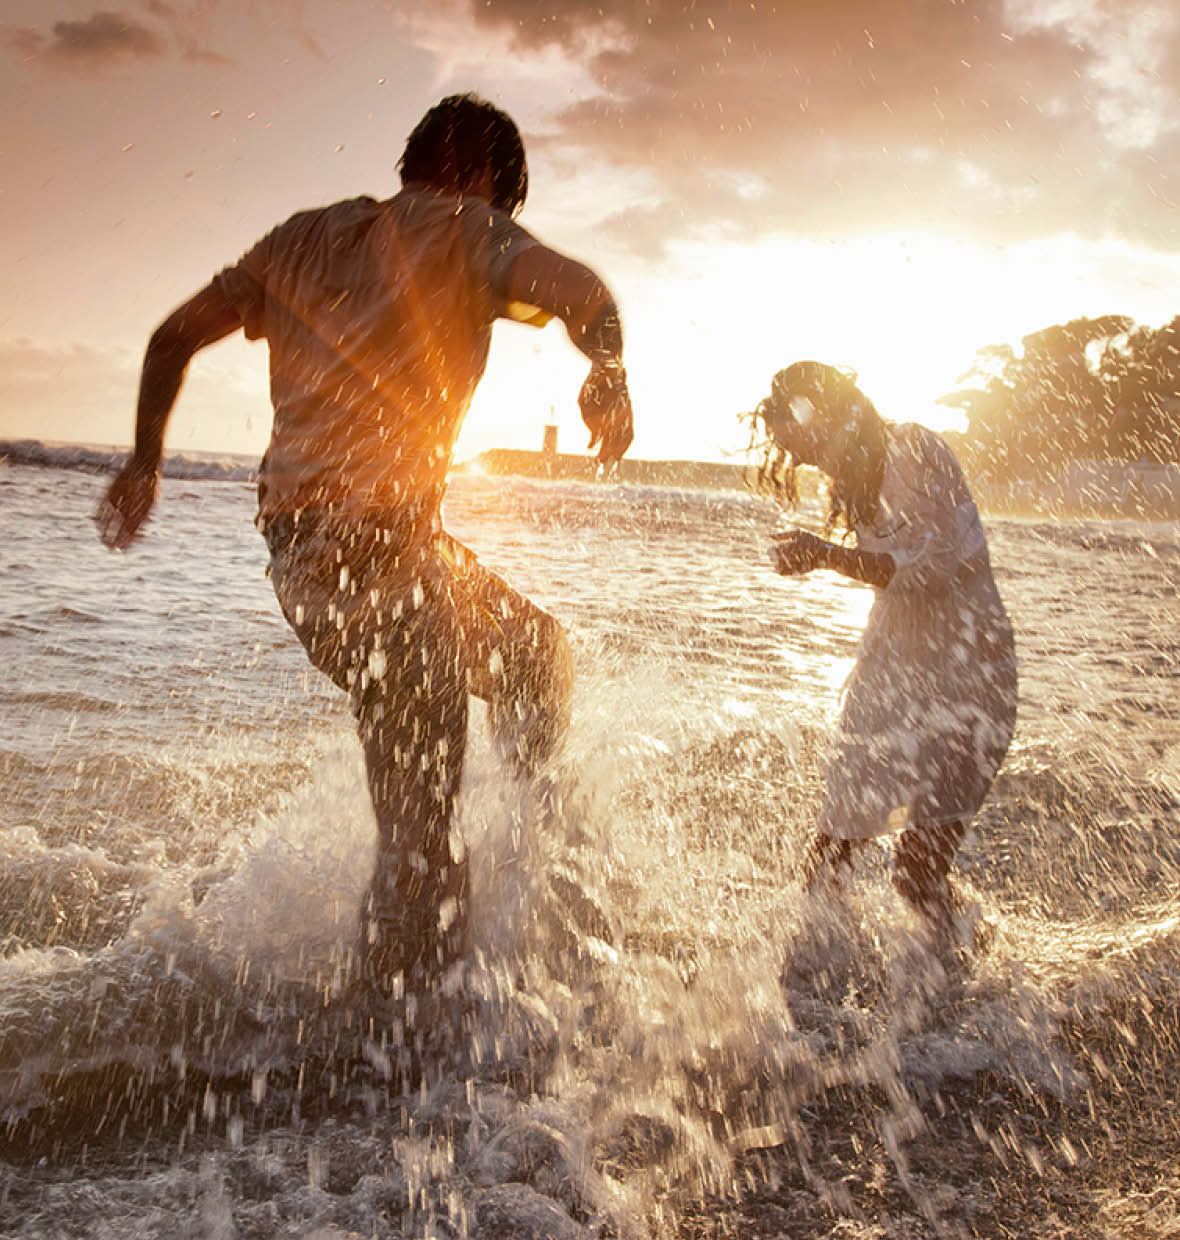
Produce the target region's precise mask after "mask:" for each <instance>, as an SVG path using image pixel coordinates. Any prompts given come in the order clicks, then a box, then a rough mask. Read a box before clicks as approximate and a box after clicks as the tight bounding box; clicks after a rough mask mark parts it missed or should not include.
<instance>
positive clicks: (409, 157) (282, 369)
mask: <svg viewBox="0 0 1180 1240" xmlns="http://www.w3.org/2000/svg"><path fill="white" fill-rule="evenodd" d="M398 167H399V171H400V174H401V180H402V188H401V191H400V192H399V193H397V194H395V195H394V196H393V197H392V198H389V199H386V200H385V201H381V202H378V201H376V200H375V199H372V198H367V197H366V198H355V199H351V200H349V201H345V202H338V203H335V204H333V205H332V206H328V207H322V208H316V209H313V210H310V211H303V212H300V213H299V214H297V215H294V216H292V217H291V218H290V219H289V220H287V221H286V222H285V223H283V224H280V225H279V226H278V227H277V228H275V229H274V230H273V231H271V232H269V233H268V234H267V235H266V236H265V237H263V238H262V240H261V241H259V242H258V243H257V245H255V246H254V247H253V249H251V250H250V251H248V253H246V254H245V256H244V257H243V258H242V259H241V260H240V261H239V262H238V263H236V264H235V265H234V266H232V267H228V268H226V269H225V270H223V271H222V272H220V273H219V274H218V275H217V276H215V277H214V279H213V280H212V282H211V283H210V284H209V285H208V286H207V287H206V288H204V289H202V290H201V291H200V292H198V293H197V294H196V295H195V296H194V297H192V298H191V299H190V300H189V301H187V302H185V304H184V305H182V306H181V307H180V308H179V309H177V310H175V311H174V312H173V313H172V314H171V315H169V316H168V318H167V319H165V321H164V322H163V323H162V324H161V325H160V326H159V327H158V328H157V329H156V331H155V332H154V334H153V335H152V337H151V341H150V343H149V345H148V349H147V354H146V356H145V358H144V363H143V373H142V377H141V383H140V391H139V403H138V412H137V420H136V432H135V449H134V453H133V455H132V456H131V458H130V459H129V460H128V462H127V464H126V466H125V467H124V468H123V470H122V472H121V473H120V474H119V476H118V477H117V478H116V479H115V481H114V482H113V483H112V484H111V487H110V489H109V491H108V492H107V496H106V499H105V500H104V502H103V504H102V506H101V508H100V510H99V512H98V514H97V515H96V518H95V519H96V522H97V523H98V525H99V529H100V533H101V535H102V538H103V540H104V542H106V544H107V545H108V546H110V547H112V548H125V547H127V546H128V545H129V544H130V543H131V542H132V540H133V539H134V538H135V536H136V535H137V533H138V532H139V529H140V527H141V526H142V524H143V522H144V521H145V519H146V518H147V516H148V514H149V512H150V511H151V508H152V505H153V503H154V501H155V498H156V489H157V472H158V468H159V465H160V459H161V454H162V450H163V441H164V430H165V426H166V424H167V421H168V417H169V414H170V412H171V410H172V407H173V404H174V402H175V400H176V397H177V394H178V392H179V389H180V385H181V380H182V378H183V376H184V371H185V368H186V366H187V365H188V362H189V360H190V359H191V358H192V357H193V355H194V354H195V353H196V352H197V351H198V350H200V349H202V348H204V347H205V346H207V345H210V344H212V343H214V341H217V340H220V339H221V338H222V337H224V336H227V335H228V334H229V333H231V332H233V331H236V330H237V329H238V328H242V329H244V331H245V334H246V336H247V338H249V339H251V340H253V339H258V338H260V337H265V338H266V340H267V343H268V346H269V352H270V386H271V399H272V403H273V406H274V424H273V430H272V434H271V440H270V445H269V447H268V449H267V452H266V455H265V456H264V458H263V461H262V465H261V470H260V476H259V484H258V521H257V523H258V527H259V529H260V530H261V532H262V534H263V535H264V537H265V538H266V542H267V545H268V547H269V550H270V557H271V560H270V564H271V575H272V580H273V582H274V588H275V593H276V594H277V596H278V599H279V603H280V605H281V606H282V610H283V614H284V615H285V616H286V618H287V620H288V621H289V623H290V624H291V627H292V628H293V629H294V630H295V632H296V633H297V634H298V636H299V639H300V640H301V641H302V642H303V645H304V647H305V648H306V650H307V653H308V656H309V658H310V659H311V661H312V662H313V663H314V664H315V666H316V667H318V668H319V669H320V670H321V671H323V672H325V673H326V674H327V675H328V676H330V677H331V678H332V680H333V681H335V683H336V684H337V685H339V686H340V688H341V689H343V690H344V691H345V692H346V693H348V694H349V696H350V699H351V703H352V709H353V712H354V714H355V716H356V719H357V724H358V730H359V734H360V738H361V742H362V744H363V747H364V754H365V763H366V767H367V772H368V784H369V792H370V795H371V797H372V801H373V808H374V810H375V811H376V817H377V832H378V840H377V864H376V869H375V872H374V875H373V879H372V882H371V884H370V888H369V892H368V896H367V898H366V901H365V906H364V909H363V910H362V913H363V915H362V919H361V921H362V924H361V933H360V935H359V951H358V962H359V964H360V965H361V969H362V975H363V976H364V978H365V979H367V981H368V982H370V983H371V984H373V985H375V986H377V987H378V988H379V989H380V990H382V991H384V992H389V991H392V990H395V989H398V988H400V986H402V985H405V986H406V987H408V988H410V989H411V990H422V989H427V988H429V987H430V986H432V985H433V983H434V982H435V981H436V980H437V979H438V977H439V975H440V974H441V972H442V971H443V970H445V969H446V968H447V967H448V966H449V965H450V964H451V963H452V962H453V961H455V960H456V959H457V958H458V957H459V956H461V954H462V953H463V952H464V950H465V948H466V936H467V925H468V917H467V899H468V870H467V860H466V858H465V857H463V856H461V855H459V854H460V852H461V849H460V848H458V847H457V846H456V845H454V844H452V841H451V838H450V835H451V831H450V824H451V815H452V808H453V806H454V803H455V798H456V796H457V794H458V791H459V783H460V779H461V776H462V772H463V759H464V752H465V749H466V741H467V714H468V694H475V695H477V696H479V697H481V698H484V699H485V700H486V701H487V702H488V703H489V706H490V710H489V718H490V720H491V724H492V728H493V731H494V733H495V735H496V737H497V739H498V741H499V743H500V744H501V746H502V748H503V751H504V753H505V755H506V758H507V760H508V762H509V764H510V765H511V766H512V767H513V768H515V769H516V770H518V771H522V772H529V771H532V770H534V769H535V768H536V767H537V766H538V764H540V763H542V762H544V761H545V760H546V759H547V758H548V757H550V756H551V755H552V754H553V753H554V751H555V750H556V749H557V747H558V746H559V744H560V742H561V740H562V738H563V736H564V733H565V731H566V728H567V727H568V722H569V714H570V697H571V692H572V680H573V673H572V662H571V659H570V654H569V648H568V644H567V642H566V638H565V635H564V633H563V632H562V629H561V626H560V625H559V624H558V622H557V621H556V620H555V619H554V618H553V617H552V616H550V615H548V614H547V613H545V612H544V611H542V610H541V609H540V608H538V607H536V606H535V605H534V604H532V603H531V602H529V601H528V600H527V599H525V598H523V597H522V596H521V595H519V594H517V593H516V592H515V591H514V590H512V589H511V588H510V587H509V586H508V585H507V584H506V583H505V582H504V581H502V580H500V578H498V577H497V576H495V575H494V574H493V573H490V572H488V571H487V570H486V569H484V568H482V567H481V566H480V565H479V563H478V562H477V560H476V558H475V556H474V555H473V554H472V553H471V552H470V551H468V550H467V549H466V548H465V547H463V546H461V545H460V544H459V543H457V542H456V541H455V540H454V539H453V538H451V537H450V536H449V535H448V534H447V533H446V532H445V531H444V530H443V528H442V524H441V519H440V505H441V503H442V498H443V493H444V491H445V489H446V479H447V470H448V468H449V465H450V462H451V454H452V451H453V448H454V444H455V439H456V437H457V436H458V433H459V429H460V426H461V425H462V422H463V418H464V415H465V414H466V412H467V409H468V406H469V405H470V403H471V399H472V396H473V394H474V392H475V388H476V385H477V384H478V382H479V379H480V377H481V376H482V374H483V371H484V367H485V365H486V362H487V355H488V347H489V343H490V339H491V330H492V324H493V322H494V321H495V319H496V318H497V317H507V318H512V319H516V320H518V321H521V322H528V323H532V324H534V325H538V326H539V325H542V324H544V323H545V322H547V321H548V320H549V319H550V318H551V317H553V316H556V317H558V318H559V319H561V320H562V322H563V323H564V325H565V327H566V330H567V331H568V333H569V337H570V339H571V341H572V342H573V343H574V345H575V346H577V348H578V349H580V350H581V352H582V353H584V354H585V356H586V357H587V358H588V359H589V361H590V372H589V375H588V376H587V378H586V380H585V383H584V384H583V386H582V389H581V393H580V395H579V405H580V408H581V412H582V416H583V418H584V420H585V421H586V423H587V425H588V426H589V428H590V430H591V441H590V446H591V447H592V448H593V447H595V446H596V445H597V446H598V449H599V451H598V457H599V460H600V461H601V462H603V463H604V464H608V465H609V464H612V463H614V462H616V461H617V460H618V459H619V458H620V457H621V456H622V455H623V453H624V452H625V451H626V450H627V448H628V446H629V445H630V443H631V437H632V421H631V405H630V398H629V396H628V393H627V384H626V377H625V374H624V371H623V367H622V332H621V328H620V324H619V315H618V311H617V308H616V305H615V302H614V299H613V297H612V295H611V293H610V291H609V290H608V289H607V288H606V286H605V285H604V284H603V282H602V281H601V280H600V279H599V278H598V276H596V275H595V274H594V273H593V272H592V271H591V270H589V269H588V268H587V267H585V266H584V265H582V264H581V263H579V262H576V261H574V260H572V259H570V258H566V257H563V256H562V255H560V254H558V253H556V252H555V251H553V250H551V249H549V248H547V247H546V246H544V245H542V244H541V243H540V242H538V241H537V240H536V239H535V238H533V237H532V236H530V234H529V233H528V232H526V231H525V230H524V229H523V228H521V227H520V226H519V225H518V224H516V223H515V222H514V219H513V216H514V215H515V213H516V212H517V211H518V210H519V209H520V207H521V206H522V204H523V203H524V199H525V194H526V192H527V188H528V174H527V169H526V162H525V153H524V147H523V144H522V142H521V138H520V134H519V132H518V130H517V128H516V125H515V124H514V123H513V121H512V120H511V119H510V118H509V117H508V116H506V115H505V114H504V113H503V112H501V111H499V110H498V109H497V108H495V107H493V106H492V105H491V104H489V103H487V102H486V101H484V100H481V99H478V98H476V97H475V96H472V95H455V96H450V97H448V98H446V99H444V100H442V101H441V102H440V103H439V104H437V105H436V106H435V107H433V108H432V109H430V111H428V112H427V113H426V115H425V116H424V117H423V118H422V120H421V121H420V122H419V123H418V125H417V126H416V128H415V129H414V131H413V132H412V133H411V134H410V136H409V138H408V140H407V142H406V145H405V150H404V153H403V154H402V157H401V161H400V163H399V165H398Z"/></svg>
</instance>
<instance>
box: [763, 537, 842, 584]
mask: <svg viewBox="0 0 1180 1240" xmlns="http://www.w3.org/2000/svg"><path fill="white" fill-rule="evenodd" d="M831 548H832V544H831V543H828V542H824V540H823V539H822V538H817V537H816V536H815V535H814V534H811V533H809V532H808V531H807V530H788V531H787V532H786V533H785V534H779V535H777V536H776V537H775V542H774V546H773V547H771V549H770V562H771V564H773V565H774V568H775V571H776V572H780V573H782V575H783V576H784V577H798V576H802V575H803V574H804V573H810V572H812V571H813V570H815V569H817V568H824V567H826V565H827V560H828V553H829V552H830V551H831Z"/></svg>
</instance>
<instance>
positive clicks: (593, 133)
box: [470, 0, 1180, 247]
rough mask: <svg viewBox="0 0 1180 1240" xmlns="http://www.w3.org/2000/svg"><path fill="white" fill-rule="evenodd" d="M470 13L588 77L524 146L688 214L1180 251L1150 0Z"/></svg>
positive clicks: (1179, 31)
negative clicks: (556, 53)
mask: <svg viewBox="0 0 1180 1240" xmlns="http://www.w3.org/2000/svg"><path fill="white" fill-rule="evenodd" d="M470 20H471V21H472V22H473V23H474V25H475V26H476V27H477V28H482V29H487V30H497V31H501V32H505V33H510V34H511V38H512V40H513V42H514V44H515V47H516V49H517V52H518V54H522V55H531V54H538V53H540V52H543V51H548V50H552V49H553V48H555V47H556V48H559V49H560V50H561V51H562V52H563V54H564V55H565V56H566V57H567V58H568V59H569V60H570V61H571V62H573V63H575V64H577V65H579V66H581V67H583V68H584V69H585V70H586V71H587V72H588V73H589V74H590V76H591V78H592V80H593V82H594V84H595V91H594V92H593V93H590V94H587V95H585V96H584V97H582V98H579V99H577V100H575V101H573V102H572V103H570V104H569V105H568V106H566V107H564V108H561V109H560V110H558V111H557V113H556V115H555V117H554V122H553V128H552V131H551V132H550V133H548V134H545V135H540V136H539V137H538V138H534V139H533V140H532V141H531V142H530V147H531V149H536V150H538V151H543V150H549V151H554V152H556V151H562V150H564V151H566V152H567V153H568V152H570V151H571V150H572V151H580V152H584V153H585V154H587V155H589V156H591V157H593V158H595V159H598V160H602V161H606V162H608V163H611V164H614V165H617V166H618V167H620V168H626V169H637V168H642V169H646V170H647V171H648V172H649V173H650V174H651V176H652V177H653V179H654V180H655V181H656V182H658V185H659V187H660V189H661V191H662V198H663V201H664V203H665V206H666V208H667V209H668V211H669V212H670V213H671V214H673V215H675V216H677V217H679V218H681V219H682V220H683V227H684V228H692V227H700V226H702V225H707V226H712V227H717V228H728V229H732V228H739V229H741V230H744V231H745V232H747V234H749V233H753V234H755V235H757V234H762V233H767V232H779V233H791V232H797V233H799V234H804V233H811V234H814V232H815V230H816V229H817V228H821V229H822V228H823V227H824V226H825V223H826V224H827V225H828V226H829V227H830V228H831V229H832V230H833V231H834V230H837V229H840V230H848V229H853V230H859V231H867V230H880V229H884V228H906V227H918V228H922V229H931V228H943V229H947V230H951V231H958V230H970V231H972V232H975V233H978V234H979V235H982V236H988V237H994V238H996V239H1016V238H1021V237H1026V236H1033V235H1037V234H1039V233H1044V232H1056V231H1059V230H1060V229H1061V228H1062V227H1063V226H1066V225H1068V226H1069V227H1071V228H1073V229H1074V230H1077V229H1079V228H1080V229H1081V230H1082V231H1083V232H1087V233H1089V234H1091V235H1094V236H1102V235H1105V234H1106V233H1107V232H1109V231H1110V230H1111V229H1117V230H1119V232H1120V233H1122V234H1123V235H1129V236H1136V237H1139V238H1140V239H1147V238H1151V237H1154V238H1155V239H1156V240H1157V241H1158V242H1159V243H1160V244H1161V245H1165V246H1172V247H1180V231H1178V222H1177V216H1176V211H1175V208H1174V207H1169V206H1168V205H1167V203H1168V202H1169V201H1174V200H1175V198H1176V197H1177V193H1176V191H1175V189H1174V188H1173V187H1171V186H1170V183H1169V180H1168V178H1169V175H1170V171H1171V169H1172V168H1173V167H1175V166H1176V164H1177V157H1178V156H1180V115H1178V113H1177V105H1176V102H1175V97H1174V92H1173V90H1172V89H1171V83H1172V82H1174V81H1175V80H1176V78H1175V69H1176V67H1177V64H1178V57H1180V14H1177V13H1176V11H1175V10H1174V9H1173V8H1171V7H1168V6H1165V5H1163V4H1153V3H1151V2H1150V0H1141V2H1139V3H1133V2H1131V0H1012V3H1009V4H1004V3H1003V2H1002V0H978V2H975V3H961V2H960V3H952V2H949V0H842V2H841V3H839V4H832V3H831V2H830V0H791V2H790V3H787V2H785V0H779V2H778V3H776V4H772V3H769V2H762V0H717V3H714V4H709V3H700V2H698V3H695V4H685V3H683V2H682V0H647V2H646V3H644V4H634V3H633V2H632V0H553V2H552V3H547V4H546V5H544V6H538V5H535V4H534V3H532V0H491V3H489V4H485V3H484V2H483V0H479V2H474V0H473V2H472V4H471V8H470ZM968 168H969V169H971V175H964V170H965V169H968ZM743 185H745V186H747V187H749V186H757V187H759V188H758V192H756V193H749V192H746V193H743V192H740V187H741V186H743ZM626 206H627V204H625V203H621V204H620V210H623V209H625V207H626Z"/></svg>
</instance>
